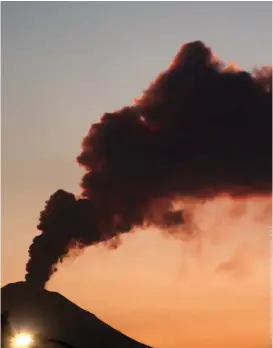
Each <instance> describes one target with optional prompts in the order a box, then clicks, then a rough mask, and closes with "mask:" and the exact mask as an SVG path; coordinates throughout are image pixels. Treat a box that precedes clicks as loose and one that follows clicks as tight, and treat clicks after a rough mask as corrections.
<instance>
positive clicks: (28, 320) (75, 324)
mask: <svg viewBox="0 0 273 348" xmlns="http://www.w3.org/2000/svg"><path fill="white" fill-rule="evenodd" d="M1 296H2V298H1V301H2V308H1V310H2V311H5V310H6V311H8V312H9V314H10V320H11V324H12V327H13V328H15V329H17V330H18V329H19V330H20V329H21V330H26V331H30V332H32V333H37V334H42V335H44V336H45V337H48V338H55V339H58V340H64V341H66V342H68V343H69V344H71V345H73V346H75V347H77V348H85V347H86V348H87V347H88V348H90V347H95V348H110V347H117V348H118V347H120V348H149V347H148V346H147V345H144V344H141V343H139V342H137V341H135V340H133V339H131V338H129V337H127V336H126V335H124V334H122V333H121V332H119V331H117V330H115V329H113V328H112V327H111V326H109V325H107V324H105V323H104V322H102V321H101V320H100V319H98V318H97V317H96V316H95V315H93V314H91V313H89V312H87V311H85V310H83V309H81V308H80V307H78V306H77V305H75V304H74V303H72V302H70V301H69V300H67V299H66V298H65V297H63V296H62V295H60V294H59V293H57V292H51V291H47V290H41V289H34V288H33V287H31V286H29V285H28V284H27V283H25V282H18V283H11V284H8V285H6V286H4V287H3V288H1Z"/></svg>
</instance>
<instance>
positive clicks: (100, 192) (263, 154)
mask: <svg viewBox="0 0 273 348" xmlns="http://www.w3.org/2000/svg"><path fill="white" fill-rule="evenodd" d="M271 144H272V68H271V67H265V68H262V69H260V70H257V69H256V71H254V72H253V73H252V74H250V73H247V72H245V71H240V70H238V69H237V68H236V69H235V68H233V67H232V66H225V65H224V64H223V63H222V62H220V61H219V60H218V59H217V58H216V57H215V56H214V55H213V54H212V52H211V50H210V49H209V48H207V47H206V46H205V45H204V44H203V43H202V42H200V41H197V42H192V43H188V44H186V45H184V46H183V47H182V48H181V49H180V51H179V52H178V54H177V55H176V57H175V58H174V60H173V62H172V64H171V65H170V67H169V68H168V69H167V70H166V71H165V72H163V73H162V74H160V75H159V76H158V77H157V78H156V80H155V81H154V82H153V83H152V84H151V85H150V86H149V87H148V89H147V90H146V91H144V93H143V95H142V96H141V97H140V98H139V99H137V100H136V101H135V102H134V104H133V105H132V106H128V107H125V108H123V109H121V110H119V111H116V112H113V113H106V114H104V115H103V116H102V118H101V120H100V122H99V123H96V124H93V125H92V126H91V128H90V130H89V132H88V134H87V136H86V137H85V138H84V140H83V143H82V152H81V154H80V155H79V156H78V158H77V160H78V163H79V164H80V165H81V166H83V167H84V168H85V170H86V174H85V175H84V177H83V179H82V183H81V186H82V198H81V199H78V200H77V199H76V198H75V196H74V195H73V194H71V193H68V192H65V191H62V190H58V191H57V192H55V193H54V194H53V195H52V196H51V197H50V199H49V201H48V202H47V204H46V207H45V209H44V210H43V211H42V213H41V217H40V224H39V225H38V229H39V230H40V231H41V234H40V235H38V236H37V237H35V238H34V240H33V243H32V245H31V246H30V249H29V256H30V259H29V261H28V263H27V266H26V270H27V274H26V280H27V281H28V282H32V283H33V284H35V285H36V286H40V287H44V286H45V283H46V282H47V281H48V280H49V278H50V276H51V275H52V274H53V273H54V272H55V270H56V265H57V263H58V262H60V261H62V259H63V257H64V256H65V255H67V253H68V252H69V250H70V249H71V248H73V247H74V246H75V245H77V247H80V248H82V247H85V246H89V245H94V244H96V243H99V242H104V241H109V240H111V239H113V238H115V237H117V236H118V235H119V234H121V233H127V232H129V231H130V230H132V228H133V227H136V226H138V227H140V226H144V227H145V226H148V225H155V226H158V227H160V228H161V229H168V227H170V226H172V225H179V224H184V223H187V221H186V220H185V217H184V215H183V212H182V211H179V210H178V211H175V209H174V201H175V200H177V199H179V197H197V198H198V197H199V198H200V199H201V198H202V199H206V198H211V197H214V196H216V195H218V194H221V193H229V194H230V195H231V196H247V195H262V194H268V195H271V191H272V187H271V184H272V147H271Z"/></svg>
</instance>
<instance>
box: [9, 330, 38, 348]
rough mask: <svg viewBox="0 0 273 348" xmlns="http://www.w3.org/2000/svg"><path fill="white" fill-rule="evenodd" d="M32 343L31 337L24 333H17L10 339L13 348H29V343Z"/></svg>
mask: <svg viewBox="0 0 273 348" xmlns="http://www.w3.org/2000/svg"><path fill="white" fill-rule="evenodd" d="M32 342H33V339H32V337H31V335H29V334H28V333H25V332H21V333H18V334H17V335H15V336H14V337H13V339H12V346H13V347H18V348H19V347H29V346H30V345H31V343H32Z"/></svg>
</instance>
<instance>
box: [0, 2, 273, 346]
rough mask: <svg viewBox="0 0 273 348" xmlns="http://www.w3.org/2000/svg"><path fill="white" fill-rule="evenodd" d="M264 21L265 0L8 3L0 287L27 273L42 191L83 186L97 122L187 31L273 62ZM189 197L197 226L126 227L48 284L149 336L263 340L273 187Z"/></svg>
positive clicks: (230, 52)
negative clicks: (199, 199)
mask: <svg viewBox="0 0 273 348" xmlns="http://www.w3.org/2000/svg"><path fill="white" fill-rule="evenodd" d="M271 25H272V4H271V3H270V2H219V3H217V2H210V3H206V2H202V3H197V2H187V3H184V2H180V3H172V4H168V3H167V2H166V3H157V4H156V3H144V2H143V3H141V2H139V3H122V2H120V3H115V4H113V3H92V2H90V3H68V2H63V3H53V2H52V3H49V2H48V3H47V2H43V3H38V2H29V3H27V2H20V3H19V2H18V3H12V2H6V3H4V4H3V3H2V127H3V132H2V150H3V151H2V178H3V180H2V184H3V185H2V216H3V223H2V286H3V285H5V284H7V283H9V282H15V281H19V280H23V279H24V269H25V263H26V261H27V259H28V252H27V251H28V247H29V245H30V243H31V241H32V239H33V237H34V236H35V235H36V233H37V231H36V229H35V226H36V225H37V221H38V218H39V212H40V210H41V209H42V208H43V207H44V202H45V200H46V199H47V198H48V196H49V195H50V194H51V193H52V192H54V191H55V190H56V189H58V188H63V189H66V190H68V191H71V192H74V193H79V192H80V188H79V182H80V178H81V176H82V174H83V171H82V169H80V168H78V166H77V164H76V161H75V158H76V156H77V155H78V154H79V153H80V144H81V140H82V137H83V136H84V135H85V134H86V132H87V130H88V128H89V126H90V124H91V123H92V122H94V121H96V120H97V119H98V118H99V117H100V115H101V114H102V113H104V112H106V111H112V110H114V109H117V108H120V107H122V106H123V105H124V104H126V103H130V102H131V100H133V98H134V97H136V96H139V95H140V94H141V92H142V90H143V88H145V87H146V86H147V85H148V84H149V82H150V81H151V80H153V79H154V77H155V76H156V75H157V74H158V73H159V72H160V71H162V70H164V69H165V68H166V67H167V66H168V64H169V63H170V61H171V59H172V57H173V56H174V55H175V53H176V52H177V50H178V49H179V47H180V45H181V44H182V43H184V42H187V41H191V40H195V39H201V40H203V41H204V42H205V43H207V44H208V45H209V46H211V47H212V48H213V50H214V51H215V52H216V54H217V55H218V56H220V57H222V58H223V59H224V60H225V61H236V62H237V63H238V65H239V66H240V67H242V68H244V69H250V68H251V67H252V66H254V65H258V66H260V65H264V64H271V60H272V57H271ZM186 204H188V205H189V206H190V207H192V209H193V214H194V219H195V225H194V227H193V228H194V232H195V233H194V238H190V239H189V240H185V238H183V236H184V235H183V231H181V232H180V233H177V234H175V235H166V233H162V232H161V231H158V230H153V229H150V230H145V231H143V230H141V231H137V230H136V231H133V232H132V233H130V234H128V235H126V236H123V237H122V243H121V245H120V247H119V248H118V249H117V250H112V251H109V250H107V249H106V248H105V247H103V246H96V247H90V248H87V249H85V250H84V251H81V252H80V253H79V254H78V255H76V254H75V255H74V254H73V255H71V257H70V258H67V259H66V260H65V261H64V263H63V265H61V266H60V267H59V270H58V272H57V273H56V274H55V275H54V276H53V277H52V279H51V280H50V281H49V283H48V285H47V288H48V289H49V290H54V291H58V292H60V293H61V294H63V295H64V296H66V297H67V298H68V299H70V300H71V301H73V302H74V303H76V304H78V305H79V306H81V307H82V308H84V309H87V310H88V311H90V312H92V313H94V314H95V315H97V316H98V317H99V318H100V319H102V320H103V321H105V322H107V323H108V324H110V325H111V326H113V327H114V328H116V329H118V330H120V331H122V332H123V333H125V334H126V335H129V336H131V337H133V338H135V339H137V340H139V341H141V342H143V343H146V344H149V345H151V346H153V347H156V348H180V347H186V348H219V347H221V348H230V347H232V348H269V346H270V341H271V338H270V313H269V310H270V308H269V300H270V298H269V296H270V293H269V285H270V283H269V282H270V279H269V267H270V243H269V241H270V234H271V215H272V214H271V212H272V210H271V208H272V203H271V197H249V198H247V199H241V200H237V201H234V200H232V199H231V198H229V197H227V196H223V197H219V198H216V199H214V200H212V201H208V202H206V203H205V204H204V205H198V204H196V203H195V202H191V201H190V202H187V203H186Z"/></svg>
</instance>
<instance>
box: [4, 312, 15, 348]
mask: <svg viewBox="0 0 273 348" xmlns="http://www.w3.org/2000/svg"><path fill="white" fill-rule="evenodd" d="M9 318H10V316H9V312H8V311H3V312H2V313H1V348H8V347H9V346H10V339H11V336H12V333H13V330H12V327H11V324H10V320H9Z"/></svg>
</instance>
